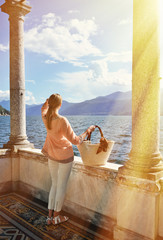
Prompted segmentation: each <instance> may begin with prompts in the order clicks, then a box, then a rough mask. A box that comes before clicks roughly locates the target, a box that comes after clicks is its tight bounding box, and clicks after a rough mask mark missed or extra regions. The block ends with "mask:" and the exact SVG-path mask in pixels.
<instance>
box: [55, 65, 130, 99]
mask: <svg viewBox="0 0 163 240" xmlns="http://www.w3.org/2000/svg"><path fill="white" fill-rule="evenodd" d="M131 79H132V75H131V73H129V72H128V71H127V70H125V69H119V70H118V71H117V72H109V70H108V67H107V63H106V62H105V63H104V62H103V63H102V62H98V63H97V62H96V63H94V65H92V68H90V69H89V70H88V71H81V72H74V73H62V74H60V83H61V84H63V86H64V93H65V94H67V95H68V96H70V97H69V99H67V100H69V101H70V100H72V99H76V101H83V100H84V99H91V98H94V97H96V96H100V95H107V94H108V93H109V91H110V89H111V88H112V87H113V86H117V87H118V88H120V89H121V88H122V89H124V90H125V89H126V90H129V89H131ZM71 96H72V99H71Z"/></svg>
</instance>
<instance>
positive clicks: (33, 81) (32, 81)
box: [25, 80, 36, 85]
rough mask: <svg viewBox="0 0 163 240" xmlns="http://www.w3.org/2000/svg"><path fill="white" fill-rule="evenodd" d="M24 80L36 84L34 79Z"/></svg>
mask: <svg viewBox="0 0 163 240" xmlns="http://www.w3.org/2000/svg"><path fill="white" fill-rule="evenodd" d="M25 81H26V82H28V83H32V84H34V85H35V84H36V82H35V80H25Z"/></svg>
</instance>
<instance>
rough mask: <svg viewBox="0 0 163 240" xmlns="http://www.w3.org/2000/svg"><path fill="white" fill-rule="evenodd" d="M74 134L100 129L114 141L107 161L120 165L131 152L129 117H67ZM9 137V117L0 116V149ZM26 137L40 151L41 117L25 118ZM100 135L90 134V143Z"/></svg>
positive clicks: (42, 136) (162, 147) (162, 141)
mask: <svg viewBox="0 0 163 240" xmlns="http://www.w3.org/2000/svg"><path fill="white" fill-rule="evenodd" d="M67 118H68V120H69V121H70V123H71V126H72V128H73V130H74V132H75V133H76V134H77V135H79V134H81V133H83V132H84V131H85V130H86V129H87V128H88V127H89V126H90V125H98V126H100V127H101V129H102V131H103V134H104V137H105V138H107V139H110V140H113V141H115V144H114V147H113V150H112V153H111V155H110V158H109V161H113V162H116V163H122V161H125V160H126V159H127V158H128V153H129V152H130V150H131V116H67ZM160 125H161V126H160V151H161V153H162V155H163V117H161V121H160ZM9 135H10V117H9V116H0V148H2V146H3V144H4V143H6V142H8V140H9ZM27 136H28V140H29V141H30V142H31V143H33V144H34V146H35V148H39V149H41V148H42V146H43V144H44V141H45V137H46V129H45V127H44V125H43V122H42V119H41V117H34V116H32V117H28V116H27ZM99 139H100V133H99V131H98V129H97V130H95V131H94V132H93V133H92V137H91V140H92V142H99ZM73 149H74V153H75V155H77V156H79V152H78V149H77V147H76V146H73Z"/></svg>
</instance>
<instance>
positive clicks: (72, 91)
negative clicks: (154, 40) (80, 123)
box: [0, 0, 163, 104]
mask: <svg viewBox="0 0 163 240" xmlns="http://www.w3.org/2000/svg"><path fill="white" fill-rule="evenodd" d="M161 1H163V0H161ZM4 2H5V0H0V5H2V4H3V3H4ZM132 2H133V1H132V0H123V1H122V0H89V1H88V0H59V1H58V0H48V1H45V0H39V1H38V0H30V1H28V4H29V5H30V6H31V7H32V9H31V12H30V13H29V14H27V15H26V16H25V21H24V48H25V85H26V103H27V104H40V103H43V102H44V101H45V100H46V99H47V98H48V97H49V96H50V95H51V94H53V93H59V94H61V95H62V98H63V99H64V100H67V101H69V102H81V101H84V100H88V99H93V98H95V97H97V96H105V95H108V94H110V93H113V92H115V91H123V92H125V91H130V90H131V82H132V17H133V16H132V14H133V12H132V11H133V9H132V8H133V6H132ZM161 4H162V2H161ZM162 6H163V5H162ZM162 8H163V7H162ZM160 9H161V8H160ZM162 28H163V27H161V29H162ZM161 37H162V34H161ZM8 46H9V21H8V15H7V14H5V13H3V12H0V63H1V64H0V101H2V100H8V99H9V88H10V87H9V47H8ZM161 49H162V50H161V51H162V52H163V37H162V43H161ZM162 55H163V54H161V56H162ZM162 73H163V63H162V62H161V77H162V75H163V74H162ZM161 86H162V87H163V83H162V81H161Z"/></svg>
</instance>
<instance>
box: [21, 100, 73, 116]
mask: <svg viewBox="0 0 163 240" xmlns="http://www.w3.org/2000/svg"><path fill="white" fill-rule="evenodd" d="M42 105H43V104H39V105H32V106H31V107H30V105H28V106H26V114H27V116H40V115H41V107H42ZM72 105H73V103H69V102H67V101H64V100H63V102H62V107H61V111H65V110H66V109H67V108H69V107H70V106H72Z"/></svg>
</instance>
